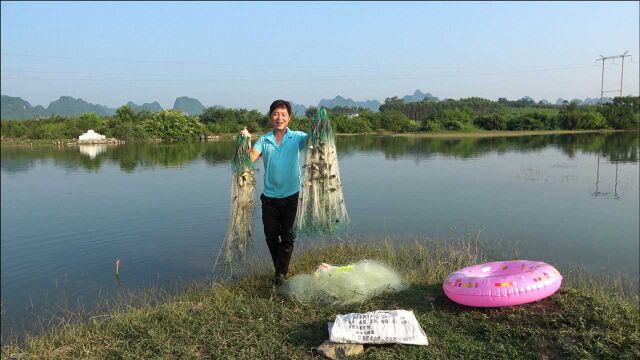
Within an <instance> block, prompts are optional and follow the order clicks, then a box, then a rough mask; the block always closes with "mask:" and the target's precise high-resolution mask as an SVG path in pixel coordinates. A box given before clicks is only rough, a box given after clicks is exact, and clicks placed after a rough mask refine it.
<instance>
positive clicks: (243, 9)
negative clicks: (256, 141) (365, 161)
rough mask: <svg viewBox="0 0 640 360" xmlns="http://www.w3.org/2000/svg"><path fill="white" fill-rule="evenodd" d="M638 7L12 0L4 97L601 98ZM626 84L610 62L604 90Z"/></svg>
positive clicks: (633, 29)
mask: <svg viewBox="0 0 640 360" xmlns="http://www.w3.org/2000/svg"><path fill="white" fill-rule="evenodd" d="M639 13H640V9H639V6H638V2H626V3H620V2H617V3H616V2H585V3H573V2H572V3H538V2H535V3H534V2H531V3H520V2H513V3H502V2H501V3H493V2H484V3H477V2H473V3H453V2H444V3H432V2H406V3H403V2H393V3H385V2H372V3H369V2H353V3H337V2H323V3H305V2H245V3H236V2H234V3H225V2H211V3H207V2H193V3H188V2H187V3H184V2H183V3H173V2H113V3H111V2H98V3H88V2H85V3H83V2H6V1H3V2H2V15H1V16H2V34H1V41H2V55H1V73H2V89H1V91H2V94H4V95H11V96H20V97H22V98H23V99H25V100H27V101H29V102H30V103H31V104H32V105H44V106H45V107H46V106H47V105H48V104H49V102H51V101H53V100H55V99H57V98H58V97H59V96H61V95H69V96H73V97H80V98H82V99H84V100H86V101H89V102H93V103H100V104H104V105H108V106H112V107H116V106H119V105H122V104H124V103H126V102H127V101H129V100H131V101H134V102H136V103H143V102H152V101H159V102H160V104H161V105H162V106H163V107H165V108H168V107H169V108H170V107H172V106H173V102H174V100H175V98H176V97H178V96H190V97H195V98H197V99H199V100H200V101H201V102H202V103H203V104H204V105H205V106H209V105H214V104H219V105H224V106H229V107H245V108H250V109H252V108H255V109H259V110H261V111H263V112H264V111H265V108H266V107H268V105H269V104H270V103H271V101H272V100H274V99H276V98H284V99H289V100H291V101H293V102H295V103H298V104H304V105H315V104H317V103H318V102H319V101H320V99H322V98H333V97H334V96H336V95H342V96H344V97H349V98H352V99H354V100H356V101H358V100H367V99H377V100H379V101H384V98H385V97H389V96H394V95H396V96H404V95H406V94H411V93H413V91H414V90H416V89H420V90H422V91H423V92H430V93H432V94H433V95H435V96H438V97H440V98H443V97H449V98H461V97H470V96H480V97H485V98H489V99H497V98H498V97H507V98H510V99H517V98H521V97H523V96H526V95H528V96H531V97H533V98H534V99H535V100H539V99H542V98H545V99H548V100H550V101H555V100H556V99H557V98H558V97H562V98H565V99H567V98H568V99H571V98H585V97H599V95H600V75H601V70H602V69H601V66H600V65H599V63H596V62H595V59H596V58H598V57H599V55H600V54H602V55H605V56H608V55H615V54H621V53H623V52H624V51H629V52H630V53H631V54H632V56H633V62H631V61H630V60H629V58H627V59H626V60H625V68H624V79H625V81H624V86H623V87H624V94H625V95H627V94H633V95H637V94H638V93H639V84H638V83H639V66H638V58H639V57H640V48H639V46H640V45H639V44H640V39H639V37H638V33H639V32H640V28H639V27H640V19H639V16H640V15H639ZM619 86H620V63H619V62H616V64H613V63H612V62H607V64H606V71H605V88H607V89H616V88H619Z"/></svg>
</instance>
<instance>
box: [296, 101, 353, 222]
mask: <svg viewBox="0 0 640 360" xmlns="http://www.w3.org/2000/svg"><path fill="white" fill-rule="evenodd" d="M308 147H309V148H308V150H307V152H306V161H305V164H304V165H303V166H302V168H303V175H302V184H301V186H302V187H301V189H300V197H299V199H298V212H297V214H296V226H295V227H296V230H297V231H299V232H302V233H333V232H334V231H335V230H336V229H337V228H339V227H344V226H346V225H348V224H349V216H348V215H347V208H346V206H345V204H344V196H343V195H342V183H341V182H340V169H339V167H338V155H337V152H336V145H335V135H334V133H333V130H332V129H331V123H330V122H329V117H328V116H327V112H326V110H325V109H324V108H319V109H318V111H317V113H316V116H315V117H314V119H313V121H312V123H311V130H310V131H309V141H308Z"/></svg>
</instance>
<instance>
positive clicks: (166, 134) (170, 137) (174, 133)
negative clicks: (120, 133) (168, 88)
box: [144, 110, 206, 141]
mask: <svg viewBox="0 0 640 360" xmlns="http://www.w3.org/2000/svg"><path fill="white" fill-rule="evenodd" d="M144 128H145V129H146V130H147V131H148V132H149V133H150V134H153V135H154V136H155V137H157V138H160V139H163V140H166V141H176V140H187V141H188V140H193V139H196V138H197V137H198V136H200V135H201V134H203V133H205V130H206V128H205V127H204V126H203V125H202V123H200V121H198V118H196V117H193V116H189V115H186V114H183V113H181V112H180V111H177V110H163V111H161V112H159V113H156V114H155V115H154V116H153V117H152V118H150V119H147V120H146V121H145V123H144Z"/></svg>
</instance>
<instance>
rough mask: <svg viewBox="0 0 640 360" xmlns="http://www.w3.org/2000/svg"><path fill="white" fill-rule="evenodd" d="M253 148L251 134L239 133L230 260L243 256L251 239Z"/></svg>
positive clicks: (229, 233)
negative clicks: (251, 155)
mask: <svg viewBox="0 0 640 360" xmlns="http://www.w3.org/2000/svg"><path fill="white" fill-rule="evenodd" d="M250 151H251V144H250V142H249V138H248V137H245V136H242V135H240V134H238V136H237V137H236V152H235V154H234V155H233V160H232V161H231V168H232V172H233V177H232V181H231V209H230V212H229V226H228V227H227V234H226V236H225V239H224V244H225V261H226V262H228V263H229V262H232V261H233V260H235V259H236V258H238V257H239V256H242V255H243V254H244V253H245V251H246V249H247V247H248V246H249V244H250V243H251V228H252V225H253V209H254V208H255V188H256V179H255V176H254V175H255V174H254V172H255V170H254V167H253V162H252V161H251V157H250V155H249V152H250Z"/></svg>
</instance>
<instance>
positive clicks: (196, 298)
mask: <svg viewBox="0 0 640 360" xmlns="http://www.w3.org/2000/svg"><path fill="white" fill-rule="evenodd" d="M491 257H492V256H491V254H484V255H481V253H480V250H478V247H477V244H473V243H463V242H455V243H453V242H451V243H443V242H436V241H433V240H428V239H426V240H420V241H416V243H415V244H413V245H403V246H401V247H394V246H392V245H391V243H390V242H387V243H385V244H383V245H380V244H378V245H376V246H374V245H371V244H369V245H367V244H358V243H347V244H339V245H331V246H328V247H325V248H324V249H320V248H312V249H309V250H305V251H304V252H299V253H298V254H296V255H295V256H294V260H295V261H294V264H293V265H292V272H293V273H306V272H311V271H313V269H314V267H315V266H317V265H318V264H319V263H320V262H322V261H325V262H329V263H334V264H344V263H349V262H353V261H356V260H360V259H365V258H369V259H378V260H381V261H383V262H385V263H387V264H389V265H391V266H393V267H394V268H396V269H398V270H399V271H400V272H401V273H402V274H403V275H404V276H405V278H406V279H407V280H409V282H410V283H411V286H410V288H409V289H408V290H406V291H403V292H400V293H396V294H387V295H383V296H380V297H378V298H375V299H372V300H370V301H368V302H366V303H364V304H356V305H349V306H329V305H323V306H320V305H303V304H299V303H297V302H295V301H292V300H291V299H289V298H286V297H283V296H281V295H279V294H278V292H277V291H276V290H275V289H274V288H273V287H272V286H271V285H270V280H271V277H270V274H271V270H270V267H269V266H268V264H263V265H261V266H257V268H256V269H255V270H253V271H251V273H250V274H248V276H247V277H245V278H244V279H242V280H239V281H236V282H233V283H231V284H226V285H222V284H213V285H211V284H209V285H206V284H192V285H191V286H189V287H188V288H187V289H186V290H185V291H184V292H183V293H182V294H181V295H179V296H171V297H167V298H165V299H163V300H162V301H161V302H160V304H157V303H156V301H149V300H144V301H142V303H141V304H138V305H135V306H129V305H124V304H122V305H120V306H117V307H116V308H114V309H113V310H112V311H110V312H109V313H108V314H105V315H102V316H96V317H93V318H91V319H89V320H84V321H82V322H79V323H74V322H73V321H62V324H61V325H59V326H58V327H56V328H55V329H50V330H49V331H48V333H46V334H43V335H39V336H31V337H27V338H26V340H24V341H23V342H22V343H20V344H17V343H15V342H13V343H11V344H5V345H4V346H3V348H2V359H6V358H7V357H9V356H10V355H11V354H21V355H20V357H19V358H20V359H47V358H56V357H59V358H78V359H82V358H86V359H156V358H162V359H223V358H224V359H227V358H231V359H253V358H269V359H272V358H274V359H306V358H314V357H319V355H318V354H316V353H315V352H314V351H313V349H314V348H315V347H316V346H318V345H319V344H320V343H321V342H322V341H323V340H325V339H327V338H328V333H327V322H328V321H332V320H333V319H334V318H335V315H336V314H345V313H349V312H366V311H373V310H379V309H411V310H413V311H414V312H415V314H416V317H417V318H418V320H419V322H420V324H421V325H422V327H423V328H424V330H425V332H426V333H427V336H428V338H429V343H430V344H429V346H426V347H418V346H408V345H388V346H370V347H365V352H364V353H363V354H361V355H359V356H358V357H357V358H362V359H424V358H442V359H454V358H455V359H461V358H465V359H469V358H479V359H480V358H482V359H484V358H488V357H491V358H505V359H507V358H508V359H520V358H522V359H525V358H526V359H535V358H538V359H539V358H580V359H588V358H629V359H637V358H638V357H639V356H640V335H639V329H638V327H639V322H640V315H639V313H638V298H637V295H634V296H632V297H627V298H626V299H623V298H621V297H616V296H613V295H612V294H610V293H607V292H606V291H603V289H602V288H594V287H593V285H588V284H587V283H584V282H581V281H578V282H577V283H574V284H569V283H570V282H571V280H572V279H573V277H572V276H571V274H567V273H565V279H567V280H569V281H568V282H565V283H564V284H563V287H562V288H561V290H560V291H559V292H558V293H556V294H554V295H553V296H551V297H550V298H547V299H545V300H542V301H539V302H537V303H533V304H528V305H523V306H517V307H509V308H501V309H474V308H468V307H464V306H459V305H457V304H455V303H453V302H451V301H449V300H448V299H447V298H446V297H445V296H444V294H443V291H442V288H441V281H442V279H444V277H445V276H446V275H447V274H448V273H449V272H451V271H453V270H455V269H457V268H460V267H462V266H465V265H469V264H472V263H476V262H478V261H484V260H489V259H491ZM560 270H561V271H563V269H560ZM585 284H587V285H586V286H585Z"/></svg>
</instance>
